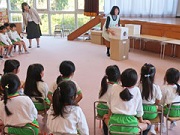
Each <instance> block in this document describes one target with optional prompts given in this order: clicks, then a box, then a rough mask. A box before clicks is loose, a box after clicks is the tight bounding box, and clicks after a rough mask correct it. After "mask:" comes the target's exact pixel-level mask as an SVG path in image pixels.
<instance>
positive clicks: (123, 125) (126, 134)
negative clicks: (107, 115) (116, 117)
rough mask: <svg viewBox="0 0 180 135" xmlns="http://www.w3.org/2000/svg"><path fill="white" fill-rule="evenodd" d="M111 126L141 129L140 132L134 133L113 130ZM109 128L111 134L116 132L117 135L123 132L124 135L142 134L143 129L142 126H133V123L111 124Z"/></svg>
mask: <svg viewBox="0 0 180 135" xmlns="http://www.w3.org/2000/svg"><path fill="white" fill-rule="evenodd" d="M111 127H124V128H138V129H139V132H138V133H132V132H116V131H111V130H110V128H111ZM108 130H109V133H110V135H111V134H116V135H117V134H119V135H121V134H123V135H142V130H141V128H140V127H138V126H133V125H125V124H111V125H109V127H108Z"/></svg>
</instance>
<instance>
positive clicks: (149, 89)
mask: <svg viewBox="0 0 180 135" xmlns="http://www.w3.org/2000/svg"><path fill="white" fill-rule="evenodd" d="M155 73H156V69H155V67H154V66H153V65H152V64H147V63H145V64H144V65H143V66H142V68H141V78H140V82H141V83H142V99H145V100H147V101H148V100H149V99H152V98H153V83H154V76H155Z"/></svg>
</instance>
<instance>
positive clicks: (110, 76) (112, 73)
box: [99, 65, 121, 98]
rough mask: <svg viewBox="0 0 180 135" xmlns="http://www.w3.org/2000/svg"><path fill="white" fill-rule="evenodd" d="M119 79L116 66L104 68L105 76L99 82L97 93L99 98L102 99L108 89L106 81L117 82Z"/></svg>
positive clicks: (118, 71)
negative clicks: (99, 86) (99, 88)
mask: <svg viewBox="0 0 180 135" xmlns="http://www.w3.org/2000/svg"><path fill="white" fill-rule="evenodd" d="M120 79H121V74H120V70H119V67H118V66H117V65H113V66H108V67H107V68H106V75H105V76H104V77H103V79H102V81H101V90H100V92H99V98H100V97H102V96H103V95H104V94H105V93H106V92H107V89H108V81H109V82H118V81H120Z"/></svg>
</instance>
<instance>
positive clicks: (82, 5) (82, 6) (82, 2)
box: [78, 0, 84, 9]
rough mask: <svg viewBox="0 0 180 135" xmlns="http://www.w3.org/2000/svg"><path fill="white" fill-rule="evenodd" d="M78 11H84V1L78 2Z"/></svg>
mask: <svg viewBox="0 0 180 135" xmlns="http://www.w3.org/2000/svg"><path fill="white" fill-rule="evenodd" d="M78 9H84V0H78Z"/></svg>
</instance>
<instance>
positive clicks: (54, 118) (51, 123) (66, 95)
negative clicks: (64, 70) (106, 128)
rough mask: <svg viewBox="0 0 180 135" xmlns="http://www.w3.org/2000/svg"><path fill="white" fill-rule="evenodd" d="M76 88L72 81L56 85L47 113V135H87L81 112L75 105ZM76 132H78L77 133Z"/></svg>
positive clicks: (87, 130) (86, 126) (86, 127)
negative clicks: (55, 134) (48, 134)
mask: <svg viewBox="0 0 180 135" xmlns="http://www.w3.org/2000/svg"><path fill="white" fill-rule="evenodd" d="M76 93H77V88H76V85H75V83H74V82H72V81H62V82H61V83H59V84H58V86H57V89H56V90H55V91H54V94H53V98H52V106H51V108H50V109H49V111H48V117H47V127H48V129H49V133H57V134H77V133H78V132H79V133H80V134H81V135H89V129H88V125H87V122H86V118H85V116H84V113H83V111H82V110H81V108H80V107H79V106H77V105H76V101H75V100H76ZM77 131H78V132H77Z"/></svg>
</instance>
